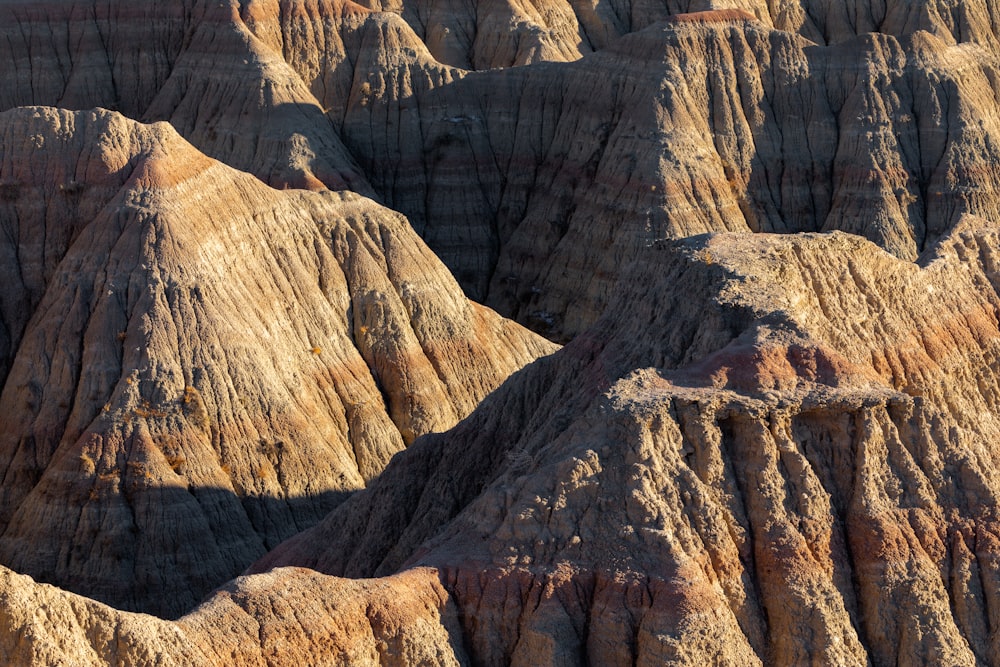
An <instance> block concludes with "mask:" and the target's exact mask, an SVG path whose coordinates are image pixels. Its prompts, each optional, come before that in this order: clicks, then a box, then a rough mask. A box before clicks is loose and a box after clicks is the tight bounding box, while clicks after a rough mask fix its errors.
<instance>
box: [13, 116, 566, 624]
mask: <svg viewBox="0 0 1000 667" xmlns="http://www.w3.org/2000/svg"><path fill="white" fill-rule="evenodd" d="M0 154H2V156H3V158H2V162H0V183H2V184H3V185H2V188H3V190H2V192H3V193H4V194H3V199H2V201H0V226H2V229H3V230H4V234H3V236H2V237H0V256H2V257H3V261H2V267H3V272H4V277H3V280H2V281H0V285H2V289H0V322H2V328H0V332H2V334H3V336H2V337H0V345H2V347H0V383H2V387H3V390H2V393H0V478H2V479H3V487H2V489H0V561H2V562H4V563H6V564H8V565H9V566H12V567H14V568H15V569H17V570H18V571H21V572H24V573H28V574H31V575H33V576H35V577H37V578H41V579H43V580H46V581H52V582H57V583H59V584H60V585H64V586H67V587H69V588H71V589H73V590H76V591H79V592H85V593H86V594H88V595H91V596H94V597H96V598H98V599H101V600H104V601H107V602H111V603H114V604H116V605H120V606H123V607H126V608H138V609H144V610H150V611H156V612H158V613H177V612H179V611H182V610H184V609H186V608H189V607H190V606H191V605H192V604H193V603H195V602H197V601H198V599H200V597H201V596H202V595H203V594H204V593H205V592H207V591H208V590H211V589H212V588H213V587H215V586H217V585H219V584H220V583H222V582H224V581H226V580H227V579H229V578H231V577H232V576H234V575H235V574H236V573H238V572H239V571H240V570H241V569H242V568H243V567H245V566H246V564H247V563H248V562H249V561H250V560H252V559H253V558H255V557H258V556H260V555H261V554H263V553H264V551H265V550H266V549H267V548H269V547H271V546H274V545H275V544H277V543H278V542H279V541H280V540H282V539H284V538H286V537H289V536H290V535H292V534H294V533H295V532H296V531H298V530H301V529H302V528H304V527H306V526H307V525H310V524H311V523H314V522H315V521H317V520H318V519H319V518H321V517H322V516H323V514H324V513H325V512H326V511H327V510H329V509H330V508H331V507H333V506H334V505H335V504H336V503H337V502H339V501H340V500H342V499H343V497H345V496H346V495H347V494H348V493H349V492H351V491H353V490H355V489H358V488H361V487H362V486H363V485H364V484H365V483H366V482H367V481H368V480H370V479H372V478H373V477H375V476H376V475H377V474H378V473H379V472H380V471H381V469H382V467H383V466H384V465H385V464H386V462H387V461H388V460H389V458H390V457H391V456H392V455H393V454H394V453H396V452H397V451H399V450H400V449H402V448H403V447H404V445H405V444H406V443H409V442H411V441H412V440H413V439H414V438H415V437H417V436H418V435H421V434H423V433H427V432H430V431H440V430H444V429H446V428H449V427H450V426H452V425H453V424H454V423H455V422H456V421H458V419H459V418H461V417H463V416H464V415H466V414H468V413H469V412H470V411H471V410H472V409H473V408H474V407H475V405H476V404H477V403H478V402H479V401H480V400H481V399H482V397H483V396H485V395H486V394H487V393H488V392H489V391H491V390H492V389H493V388H494V387H496V386H497V385H498V384H499V383H500V382H501V381H502V380H503V379H504V378H506V377H507V375H509V374H510V372H512V371H513V370H515V369H517V368H519V367H520V366H522V365H524V364H525V363H527V362H529V361H531V360H532V359H534V358H535V357H536V356H538V355H540V354H543V353H545V352H548V351H551V349H552V348H553V346H552V345H551V344H549V343H547V342H546V341H544V340H542V339H540V338H538V337H537V336H535V335H533V334H530V333H528V332H526V331H524V330H523V329H520V328H519V327H517V326H516V325H514V324H512V323H510V322H506V321H504V320H502V319H501V318H499V317H498V316H496V315H495V314H493V313H492V312H489V311H487V310H486V309H484V308H482V307H481V306H478V305H475V304H472V303H470V302H468V301H467V300H466V299H465V298H464V296H463V295H462V294H461V291H460V289H459V288H458V286H457V284H456V283H455V282H454V280H453V279H452V278H451V276H450V275H449V274H448V273H447V271H446V270H445V269H444V267H443V266H442V265H441V264H440V263H439V262H438V261H437V260H436V259H435V258H434V256H433V255H432V254H431V253H430V251H429V250H428V249H427V248H426V246H424V245H423V244H422V243H421V242H420V241H419V239H418V238H417V237H416V236H415V235H414V234H413V232H412V230H411V229H410V228H409V227H408V226H407V225H406V222H405V220H404V219H403V218H402V217H401V216H399V215H398V214H396V213H393V212H391V211H388V210H386V209H384V208H381V207H380V206H378V205H376V204H375V203H373V202H371V201H370V200H367V199H364V198H363V197H360V196H358V195H353V194H334V193H330V192H327V193H308V192H302V191H299V192H292V191H289V192H279V191H276V190H272V189H270V188H268V187H267V186H265V185H263V184H261V183H260V182H259V181H257V180H256V179H254V178H252V177H250V176H249V175H247V174H241V173H239V172H236V171H233V170H232V169H230V168H229V167H226V166H224V165H222V164H220V163H218V162H215V161H214V160H211V159H209V158H207V157H205V156H204V155H203V154H201V153H199V152H198V151H196V150H195V149H193V148H192V147H191V146H190V145H189V144H187V143H186V142H185V141H184V140H183V139H181V138H180V137H179V136H178V135H177V133H176V132H174V131H173V130H172V129H171V128H170V127H169V126H168V125H166V124H158V125H153V126H145V125H140V124H138V123H135V122H133V121H129V120H126V119H124V118H122V117H121V116H119V115H117V114H113V113H110V112H105V111H96V112H64V111H56V110H52V109H45V108H28V109H20V110H15V111H10V112H5V113H3V114H0Z"/></svg>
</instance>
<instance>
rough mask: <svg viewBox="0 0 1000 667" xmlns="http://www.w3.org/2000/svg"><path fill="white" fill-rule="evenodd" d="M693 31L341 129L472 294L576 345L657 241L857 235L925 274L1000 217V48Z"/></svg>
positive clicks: (480, 79) (679, 28) (474, 86)
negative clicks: (973, 218)
mask: <svg viewBox="0 0 1000 667" xmlns="http://www.w3.org/2000/svg"><path fill="white" fill-rule="evenodd" d="M690 19H691V17H681V18H680V19H675V20H671V21H669V22H666V23H660V24H657V25H655V26H651V27H650V28H648V29H646V30H644V31H642V32H639V33H634V34H631V35H628V36H626V37H623V38H622V39H620V40H618V41H617V42H615V43H614V44H613V45H612V46H610V47H608V48H607V49H605V50H603V51H601V52H600V53H597V54H594V55H592V56H589V57H586V58H584V59H582V60H580V61H578V62H575V63H567V64H563V63H541V64H538V65H533V66H531V67H524V68H517V69H514V70H505V71H502V72H495V71H494V72H483V73H476V74H473V75H469V76H466V77H463V78H461V79H459V80H456V81H454V82H452V83H448V84H445V85H441V86H438V87H436V88H433V89H431V90H429V91H427V92H422V91H419V90H416V89H414V90H411V91H407V94H406V95H405V96H403V97H402V98H401V99H402V100H404V101H400V102H397V101H396V97H395V96H394V95H393V94H392V92H391V91H390V92H387V93H386V95H385V96H384V97H382V98H376V99H375V100H371V101H368V102H366V103H365V104H364V105H362V104H360V103H356V102H354V101H351V102H349V103H348V105H347V107H346V108H345V109H344V110H343V112H340V111H337V110H336V109H335V108H333V109H334V113H335V114H340V113H343V115H344V125H343V127H344V136H345V141H346V143H347V145H348V146H349V147H350V148H351V150H352V151H353V152H354V153H355V154H356V155H358V156H359V160H360V162H361V165H362V168H363V170H364V171H365V173H366V174H368V176H369V178H370V179H371V182H372V183H373V185H374V186H375V188H376V190H377V191H379V192H380V193H382V195H383V197H385V199H386V201H387V203H389V205H391V206H393V207H395V208H398V209H399V210H402V211H404V212H405V213H406V214H407V216H408V217H409V218H410V219H411V221H413V224H414V226H415V227H416V228H417V230H418V231H419V232H420V233H421V235H422V236H423V237H424V238H425V239H426V240H427V242H428V244H429V245H430V246H431V247H432V248H433V249H434V250H435V252H437V253H438V255H439V256H440V257H441V258H442V259H443V260H444V261H445V263H446V264H448V266H449V267H450V268H451V269H452V271H453V272H454V273H455V275H456V276H457V277H458V278H459V281H460V282H461V283H462V284H463V287H464V288H465V289H466V290H467V292H468V293H470V294H471V295H473V296H474V297H475V298H477V299H481V300H484V301H485V302H486V303H487V304H489V305H491V306H492V307H494V308H496V309H497V310H498V311H499V312H502V313H504V314H506V315H508V316H510V317H514V318H516V319H518V320H519V321H521V322H523V323H526V324H529V325H531V326H532V327H534V328H536V329H537V330H540V331H544V332H546V334H547V335H549V336H551V337H554V338H557V339H563V338H569V337H572V336H573V335H576V334H577V333H579V332H581V331H583V330H584V329H585V328H586V327H587V326H589V325H590V324H591V323H593V322H594V321H595V319H596V318H597V317H598V316H599V314H600V313H601V312H603V309H604V306H605V305H606V304H607V303H608V297H609V296H610V294H611V293H612V292H613V290H614V286H615V283H616V282H617V281H618V280H619V279H620V269H619V267H620V266H622V265H623V263H624V261H625V259H626V258H628V257H630V256H632V255H634V254H635V253H636V252H637V251H639V249H640V248H642V246H643V245H645V244H648V243H650V242H652V241H654V240H655V239H659V238H665V237H686V236H690V235H694V234H698V233H704V232H709V231H753V232H782V233H784V232H800V231H829V230H834V229H840V230H844V231H849V232H852V233H856V234H860V235H863V236H866V237H867V238H869V239H871V240H873V241H875V242H876V243H878V244H879V245H881V246H882V247H884V248H886V249H887V250H889V251H890V252H892V253H893V254H895V255H897V256H899V257H902V258H905V259H915V258H916V257H917V256H918V255H919V253H920V252H922V251H923V249H924V248H926V247H927V246H928V244H930V243H932V242H933V241H934V240H935V239H936V238H938V237H939V236H940V235H941V234H942V233H943V232H945V231H946V230H947V229H949V228H950V226H951V225H953V224H954V223H955V222H956V221H957V220H958V219H959V217H960V216H961V215H963V214H964V213H973V214H980V215H989V216H993V215H995V214H996V213H997V210H998V207H997V202H998V198H997V192H996V188H995V187H994V185H993V183H995V182H996V175H995V174H993V173H992V168H991V167H990V166H989V165H992V164H995V163H996V158H997V156H996V155H995V152H996V149H995V147H996V146H997V145H998V142H997V127H996V125H995V123H994V122H993V120H992V119H993V117H994V114H993V113H992V111H991V109H992V108H993V105H994V101H993V100H994V90H995V88H994V84H993V82H994V81H996V80H997V77H996V72H995V67H994V65H993V63H994V62H995V58H994V57H993V56H992V55H991V54H992V53H993V51H992V50H990V49H988V48H987V47H985V46H982V45H977V44H964V45H961V46H948V45H947V43H946V42H944V41H942V40H940V39H938V38H936V37H934V36H933V35H930V34H928V33H918V34H914V35H911V36H909V37H906V38H904V39H903V40H902V41H901V40H900V39H897V38H895V37H892V36H886V35H865V36H861V37H857V38H853V39H852V40H851V41H849V42H845V43H843V44H840V45H837V46H831V47H824V48H820V47H816V46H815V45H813V44H811V43H810V42H808V41H806V40H804V39H803V38H801V37H797V36H795V35H792V34H790V33H785V32H779V31H775V30H773V29H769V28H766V27H765V26H763V25H762V24H760V23H758V22H755V21H751V20H749V19H746V18H745V17H743V16H742V15H741V14H733V13H721V14H720V13H715V14H711V15H710V16H709V17H708V18H705V16H704V15H699V16H695V17H694V19H696V20H690ZM709 19H710V20H709ZM404 106H405V107H406V110H405V111H404V110H403V107H404ZM414 109H416V110H414ZM387 116H388V118H390V119H391V122H390V123H385V122H381V119H384V118H386V117H387ZM400 127H410V128H412V129H411V130H410V131H408V132H400V131H397V128H400Z"/></svg>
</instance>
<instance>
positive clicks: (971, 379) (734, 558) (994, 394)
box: [254, 218, 1000, 665]
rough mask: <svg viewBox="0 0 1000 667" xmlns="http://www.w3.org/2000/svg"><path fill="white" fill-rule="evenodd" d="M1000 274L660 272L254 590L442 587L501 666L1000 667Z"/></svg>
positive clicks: (877, 260)
mask: <svg viewBox="0 0 1000 667" xmlns="http://www.w3.org/2000/svg"><path fill="white" fill-rule="evenodd" d="M998 250H1000V237H998V233H997V230H996V228H995V226H993V225H989V224H987V223H984V222H982V221H981V220H975V219H971V218H969V219H966V220H965V221H964V222H963V223H962V224H961V225H960V226H959V229H958V230H956V232H954V233H953V234H952V235H950V236H949V237H948V238H947V239H946V240H945V241H944V242H943V243H942V244H941V245H940V246H939V247H938V248H937V249H936V254H935V256H934V257H933V259H929V260H928V261H927V262H926V263H924V264H922V265H915V264H912V263H908V262H905V261H902V260H899V259H897V258H894V257H892V256H891V255H888V254H886V253H885V252H884V251H882V250H880V249H878V248H877V247H876V246H874V245H873V244H871V243H870V242H868V241H865V240H863V239H859V238H857V237H853V236H848V235H845V234H842V233H837V234H833V235H826V236H817V235H806V236H784V237H782V236H772V235H758V236H752V237H749V236H746V235H735V234H729V235H720V236H714V237H711V238H710V239H708V240H696V241H682V242H665V243H661V244H657V245H656V246H654V247H652V248H650V249H648V250H647V251H645V252H643V253H642V254H641V255H640V256H639V257H637V259H636V261H635V262H634V263H632V265H631V268H630V276H631V278H632V279H631V280H629V281H626V284H628V285H630V287H627V288H625V289H623V290H622V291H620V292H619V293H618V295H617V298H616V300H615V304H616V305H615V306H613V307H612V308H610V309H609V312H608V313H606V316H605V317H604V318H602V320H601V321H600V322H598V323H597V324H596V325H595V327H593V328H592V329H590V330H589V331H588V332H586V333H584V334H583V335H581V336H579V337H578V338H576V339H575V340H574V341H573V342H571V343H569V344H568V345H567V346H566V347H565V348H564V349H563V350H561V351H560V352H559V353H557V354H555V355H553V356H552V357H549V358H547V359H545V360H543V361H541V362H539V363H537V364H535V365H533V366H531V367H529V368H527V369H525V370H524V371H522V372H520V373H519V374H517V375H515V376H514V377H513V378H512V379H511V380H510V381H508V382H507V383H506V384H505V385H504V386H503V387H502V388H501V389H500V390H499V391H498V392H496V393H495V394H493V395H492V396H491V397H489V398H488V399H487V400H486V401H485V402H484V403H483V405H482V406H480V408H479V409H478V410H477V411H476V412H475V413H474V414H473V416H472V418H471V419H470V420H468V421H466V422H463V423H462V424H460V425H459V426H458V427H456V428H455V429H454V430H452V431H450V432H448V433H446V434H441V435H435V436H430V437H428V438H425V439H423V440H421V441H420V442H419V443H418V444H417V445H416V446H414V447H412V448H410V449H408V450H407V451H406V452H405V453H404V454H401V455H400V456H399V457H397V458H396V459H394V460H393V462H392V463H391V464H390V465H389V466H388V468H387V469H386V470H385V472H384V473H383V474H382V476H381V477H380V478H379V479H378V480H377V481H376V482H375V483H374V484H373V485H372V486H371V487H369V488H368V489H366V490H365V491H363V492H360V493H359V494H357V495H355V496H353V497H352V498H351V499H350V500H349V501H347V502H346V503H345V504H343V505H341V506H340V507H339V508H338V509H336V510H334V512H333V513H332V514H331V515H330V516H329V517H327V519H325V520H324V521H323V522H321V523H320V524H319V525H318V526H317V527H315V528H313V529H310V530H308V531H306V532H304V533H302V534H300V535H298V536H296V537H295V538H293V539H292V540H290V541H289V542H286V543H285V544H283V545H281V546H279V547H278V548H277V549H276V550H274V551H272V552H271V553H270V554H269V555H268V556H267V557H266V558H265V559H264V560H262V561H261V562H260V563H258V564H257V565H255V568H254V569H257V570H266V569H267V568H270V567H272V566H275V565H288V564H295V565H300V566H306V567H310V568H315V569H318V570H320V571H324V572H328V573H331V574H336V575H339V576H351V577H367V576H372V575H376V576H378V575H387V574H390V573H393V572H397V571H399V570H400V569H402V570H403V571H405V570H406V568H408V567H411V566H415V565H420V566H432V567H435V568H437V569H438V571H439V572H440V576H441V579H442V581H443V582H444V586H445V588H446V589H447V590H448V591H449V593H450V594H451V596H452V597H453V599H454V602H455V604H456V605H457V607H458V610H459V619H460V620H461V622H462V627H463V632H464V635H463V636H464V640H465V647H466V648H467V650H468V651H469V653H470V656H471V657H472V658H473V660H474V661H476V662H479V663H481V664H497V665H499V664H517V665H528V664H567V665H569V664H580V663H582V662H587V661H589V662H593V663H599V664H623V665H627V664H650V665H652V664H664V663H670V664H692V665H695V664H705V662H712V661H721V662H724V663H726V664H788V665H792V664H803V663H807V662H815V663H817V664H866V663H869V664H879V665H882V664H967V665H972V664H997V663H998V661H1000V653H998V644H997V637H998V627H1000V626H998V621H997V618H996V615H995V613H994V611H995V609H994V605H993V603H992V602H991V601H992V600H995V599H996V596H997V595H998V594H1000V579H998V577H997V575H998V570H997V567H996V563H997V558H998V556H1000V542H998V539H997V534H998V533H997V530H998V523H997V521H998V518H1000V517H998V514H997V507H998V500H1000V478H998V477H997V469H998V468H997V464H996V462H997V456H998V452H997V448H996V444H995V443H996V442H998V439H997V436H998V435H1000V422H998V420H997V417H996V411H997V407H998V405H997V401H998V398H1000V384H998V379H997V375H996V372H995V368H996V367H997V363H998V355H1000V329H998V320H997V314H998V308H1000V297H998V292H997V285H996V283H995V277H996V273H995V272H996V261H997V256H998V255H997V253H998ZM652 275H657V276H660V277H661V279H660V280H657V281H655V282H653V281H650V280H649V279H648V277H649V276H652ZM674 281H679V283H680V284H683V285H685V293H683V294H680V293H678V291H677V290H676V289H674V288H673V287H672V285H673V284H676V283H675V282H674ZM443 462H447V463H443Z"/></svg>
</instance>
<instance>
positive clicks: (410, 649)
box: [0, 567, 468, 667]
mask: <svg viewBox="0 0 1000 667" xmlns="http://www.w3.org/2000/svg"><path fill="white" fill-rule="evenodd" d="M0 600H2V601H3V608H2V611H0V660H3V663H4V664H6V665H58V664H70V665H73V666H74V667H87V666H90V665H93V666H94V667H106V666H108V665H114V666H116V667H118V666H120V667H169V666H172V665H177V666H178V667H201V666H209V665H212V666H217V667H235V666H242V665H293V664H307V665H318V664H322V665H334V666H342V667H358V666H368V665H372V666H376V665H380V666H384V667H388V666H394V667H407V666H409V665H419V664H424V665H449V666H450V665H461V664H468V661H467V658H466V655H465V653H464V652H463V651H462V648H461V638H460V636H459V633H460V628H459V626H458V623H457V619H456V616H455V608H454V605H453V604H451V603H450V601H449V598H448V595H447V593H446V592H445V591H444V589H443V587H442V586H441V584H440V582H439V581H438V580H437V577H436V576H435V573H434V571H433V570H428V569H418V570H411V571H409V572H406V573H404V574H401V575H399V576H396V577H388V578H385V579H379V580H376V581H371V582H364V581H360V582H355V581H349V580H344V579H337V578H335V577H328V576H324V575H321V574H318V573H316V572H311V571H308V570H300V569H296V568H286V569H282V570H276V571H273V572H270V573H268V574H265V575H257V576H253V577H242V578H240V579H237V580H236V581H234V582H233V583H231V584H229V585H227V586H226V587H224V588H222V589H220V590H219V591H217V592H216V593H215V594H214V595H213V596H212V598H211V599H210V600H209V601H207V602H206V603H205V604H204V605H202V606H201V607H200V608H199V609H197V610H195V611H194V612H192V613H191V614H188V615H187V616H185V617H184V618H182V619H180V620H179V621H177V622H170V621H164V620H161V619H159V618H155V617H153V616H145V615H142V614H136V613H128V612H123V611H119V610H116V609H112V608H110V607H107V606H105V605H103V604H100V603H99V602H94V601H93V600H88V599H87V598H82V597H79V596H76V595H73V594H71V593H66V592H65V591H61V590H59V589H57V588H54V587H53V586H48V585H44V584H36V583H35V582H33V581H32V580H31V579H30V578H28V577H26V576H22V575H18V574H15V573H13V572H11V571H10V570H8V569H6V568H3V567H0Z"/></svg>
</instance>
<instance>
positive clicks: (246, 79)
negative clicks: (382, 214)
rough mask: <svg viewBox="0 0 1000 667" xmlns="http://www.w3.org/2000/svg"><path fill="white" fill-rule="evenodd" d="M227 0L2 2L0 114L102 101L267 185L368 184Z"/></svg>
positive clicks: (292, 78) (365, 189)
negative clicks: (166, 126) (167, 126)
mask: <svg viewBox="0 0 1000 667" xmlns="http://www.w3.org/2000/svg"><path fill="white" fill-rule="evenodd" d="M237 11H238V3H236V2H232V3H230V2H199V1H193V2H182V3H171V4H170V5H169V6H167V5H156V4H151V3H143V4H140V5H136V4H135V3H125V2H117V1H116V2H107V3H90V4H88V3H43V4H39V3H28V2H4V3H2V4H0V110H4V109H10V108H13V107H18V106H29V105H49V106H59V107H62V108H69V109H90V108H93V107H105V108H109V109H113V110H116V111H120V112H121V113H123V114H124V115H126V116H128V117H129V118H133V119H137V120H145V121H159V120H169V121H171V123H172V124H174V126H175V127H176V128H177V129H178V130H179V131H180V132H181V133H182V135H183V136H184V137H185V138H186V139H188V140H189V141H191V142H192V143H194V144H195V145H196V146H197V147H198V148H199V149H201V150H202V151H203V152H205V153H207V154H208V155H210V156H212V157H215V158H217V159H219V160H221V161H223V162H225V163H227V164H229V165H230V166H233V167H236V168H237V169H240V170H242V171H248V172H250V173H253V174H255V175H257V176H258V177H259V178H261V179H262V180H264V181H265V182H268V183H270V184H271V185H274V186H276V187H296V188H302V187H305V188H309V189H318V188H321V187H324V186H325V187H329V188H331V189H335V190H339V189H352V190H354V191H357V192H360V193H362V194H370V193H371V189H370V186H369V185H368V184H367V182H366V180H365V178H364V176H363V175H362V174H360V173H359V171H358V168H357V165H356V163H355V162H354V160H353V158H352V157H351V156H350V155H349V153H348V151H347V150H346V149H345V148H344V146H343V144H342V142H341V141H340V139H339V137H338V136H337V132H336V129H335V128H334V127H333V126H332V125H331V123H330V121H328V120H327V119H326V118H325V117H324V115H323V112H322V110H321V109H320V108H319V107H318V105H317V103H316V100H315V98H313V96H312V95H311V94H310V92H309V91H308V90H307V89H306V87H305V86H304V85H303V83H302V81H301V80H300V79H299V78H298V76H297V75H296V74H295V72H294V71H292V70H291V69H290V68H289V66H288V65H286V64H285V62H284V61H283V60H282V59H281V57H280V56H279V55H276V54H274V53H271V52H270V51H269V50H268V49H267V48H266V47H264V46H263V45H262V44H261V43H260V42H259V40H257V39H256V38H254V37H253V35H251V34H250V32H249V31H248V30H247V28H246V26H245V25H244V24H243V23H242V21H240V20H239V17H238V14H237Z"/></svg>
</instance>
